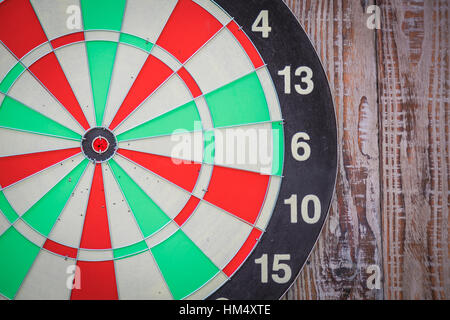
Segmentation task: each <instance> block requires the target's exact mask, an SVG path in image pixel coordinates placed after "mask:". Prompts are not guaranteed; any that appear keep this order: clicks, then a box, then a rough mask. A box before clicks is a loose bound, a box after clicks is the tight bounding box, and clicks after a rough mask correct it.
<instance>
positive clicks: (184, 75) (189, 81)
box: [177, 67, 202, 98]
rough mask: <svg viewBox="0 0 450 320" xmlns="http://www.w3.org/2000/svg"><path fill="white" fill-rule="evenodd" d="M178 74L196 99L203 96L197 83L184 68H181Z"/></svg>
mask: <svg viewBox="0 0 450 320" xmlns="http://www.w3.org/2000/svg"><path fill="white" fill-rule="evenodd" d="M177 74H178V75H179V76H180V78H181V79H182V80H183V81H184V83H185V84H186V86H187V87H188V89H189V91H190V92H191V94H192V96H193V97H194V98H197V97H199V96H201V95H202V90H200V88H199V86H198V84H197V82H196V81H195V80H194V78H193V77H192V76H191V74H190V73H189V72H188V71H187V70H186V69H185V68H184V67H181V69H180V70H178V72H177Z"/></svg>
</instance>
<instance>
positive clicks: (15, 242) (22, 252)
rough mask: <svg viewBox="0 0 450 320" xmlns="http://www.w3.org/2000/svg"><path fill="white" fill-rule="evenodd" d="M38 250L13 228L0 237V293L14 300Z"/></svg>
mask: <svg viewBox="0 0 450 320" xmlns="http://www.w3.org/2000/svg"><path fill="white" fill-rule="evenodd" d="M39 250H40V248H39V247H38V246H36V245H35V244H33V243H32V242H30V241H29V240H28V239H26V238H25V237H24V236H23V235H21V234H20V233H19V232H18V231H17V230H16V229H15V228H14V227H13V226H11V227H9V229H8V230H6V231H5V232H4V233H3V234H2V235H1V236H0V257H2V258H1V259H0V293H1V294H2V295H4V296H5V297H7V298H9V299H14V297H15V295H16V293H17V291H18V290H19V288H20V285H21V284H22V282H23V280H24V278H25V277H26V275H27V273H28V271H29V270H30V268H31V266H32V264H33V262H34V260H35V259H36V257H37V255H38V253H39Z"/></svg>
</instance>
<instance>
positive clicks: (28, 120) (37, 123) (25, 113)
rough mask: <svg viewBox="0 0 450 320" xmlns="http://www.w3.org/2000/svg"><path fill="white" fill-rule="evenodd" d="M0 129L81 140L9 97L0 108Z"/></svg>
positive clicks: (79, 137) (78, 136) (70, 131)
mask: <svg viewBox="0 0 450 320" xmlns="http://www.w3.org/2000/svg"><path fill="white" fill-rule="evenodd" d="M0 127H4V128H9V129H13V130H14V129H16V130H23V131H28V132H35V133H39V134H43V135H49V136H56V137H61V138H68V139H71V140H81V136H80V135H79V134H78V133H76V132H74V131H72V130H70V129H68V128H66V127H64V126H63V125H60V124H59V123H57V122H55V121H53V120H51V119H49V118H47V117H46V116H44V115H42V114H40V113H38V112H36V111H34V110H33V109H30V108H28V107H27V106H25V105H24V104H22V103H20V102H18V101H17V100H14V99H12V98H10V97H5V99H4V100H3V103H2V105H1V106H0Z"/></svg>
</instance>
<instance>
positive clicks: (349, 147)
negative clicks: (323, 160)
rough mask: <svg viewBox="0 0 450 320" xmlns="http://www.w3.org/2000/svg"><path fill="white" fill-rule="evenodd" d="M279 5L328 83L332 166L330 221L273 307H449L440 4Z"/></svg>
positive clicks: (444, 0) (305, 1) (394, 0)
mask: <svg viewBox="0 0 450 320" xmlns="http://www.w3.org/2000/svg"><path fill="white" fill-rule="evenodd" d="M284 1H285V2H286V3H287V4H288V5H289V6H290V7H291V9H292V11H293V12H294V13H295V15H296V16H297V17H298V19H299V20H300V22H301V24H302V25H303V26H304V28H305V30H306V32H307V33H308V35H309V36H310V38H311V41H312V42H313V44H314V46H315V47H316V50H317V52H318V53H319V56H320V57H321V59H322V62H323V64H324V68H325V70H326V71H327V73H328V77H329V79H330V84H331V87H332V91H333V93H334V96H335V107H336V114H337V119H338V130H339V133H338V134H339V135H338V139H339V141H338V143H339V157H340V158H339V163H338V180H337V186H336V192H335V197H334V201H333V204H332V208H331V211H330V215H329V218H328V220H327V222H326V225H325V228H324V230H323V232H322V235H321V237H320V239H319V241H318V243H317V244H316V247H315V249H314V250H313V252H312V254H311V257H310V259H309V261H308V263H307V264H306V266H305V267H304V269H303V271H302V273H301V274H300V276H299V278H298V280H297V282H296V283H295V284H294V285H293V287H292V288H291V289H290V290H289V291H288V292H287V294H286V295H285V297H284V299H450V264H449V254H450V251H449V250H450V246H449V199H450V194H449V176H450V173H449V170H450V160H449V157H450V156H449V154H450V153H449V146H450V144H449V127H450V125H449V95H450V93H449V92H450V91H449V82H450V80H449V71H450V70H449V69H450V67H449V41H450V29H449V7H450V1H448V0H416V1H412V0H409V1H408V0H376V1H374V0H370V1H364V0H284ZM374 4H376V5H377V6H378V8H379V9H380V15H379V17H380V28H379V29H377V28H375V29H373V28H369V27H368V24H367V21H368V19H371V17H373V15H372V14H370V13H371V12H372V11H370V9H369V11H368V8H369V6H371V5H374ZM370 21H373V20H370ZM377 271H379V272H380V273H379V275H380V287H379V288H376V286H375V287H374V286H373V285H374V284H376V281H372V280H376V278H375V276H376V275H377ZM370 276H372V277H370ZM368 282H369V283H370V284H372V285H368Z"/></svg>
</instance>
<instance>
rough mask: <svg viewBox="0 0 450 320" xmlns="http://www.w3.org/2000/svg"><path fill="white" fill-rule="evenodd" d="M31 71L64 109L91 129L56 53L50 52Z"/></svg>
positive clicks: (31, 67) (83, 125)
mask: <svg viewBox="0 0 450 320" xmlns="http://www.w3.org/2000/svg"><path fill="white" fill-rule="evenodd" d="M29 69H30V71H31V72H32V73H33V74H34V75H35V76H36V77H37V78H38V79H39V81H41V82H42V84H43V85H44V86H45V87H46V88H47V89H48V90H49V91H50V92H51V93H52V94H53V95H54V96H55V98H56V99H57V100H58V101H59V102H61V104H62V105H63V106H64V108H66V109H67V111H69V113H70V114H71V115H72V116H73V117H74V118H75V120H77V121H78V123H79V124H80V125H81V126H82V127H83V128H84V129H85V130H88V129H89V128H90V126H89V123H88V121H87V119H86V116H85V115H84V113H83V110H81V107H80V104H79V103H78V100H77V98H76V97H75V94H74V93H73V91H72V88H71V87H70V84H69V81H67V78H66V76H65V74H64V71H63V70H62V68H61V65H60V64H59V61H58V59H57V58H56V55H55V53H53V52H50V53H49V54H47V55H45V56H44V57H42V58H41V59H39V60H38V61H36V62H35V63H33V64H32V65H31V66H30V68H29Z"/></svg>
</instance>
